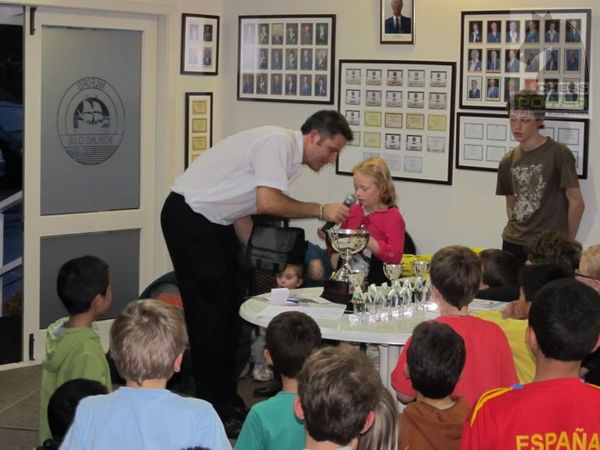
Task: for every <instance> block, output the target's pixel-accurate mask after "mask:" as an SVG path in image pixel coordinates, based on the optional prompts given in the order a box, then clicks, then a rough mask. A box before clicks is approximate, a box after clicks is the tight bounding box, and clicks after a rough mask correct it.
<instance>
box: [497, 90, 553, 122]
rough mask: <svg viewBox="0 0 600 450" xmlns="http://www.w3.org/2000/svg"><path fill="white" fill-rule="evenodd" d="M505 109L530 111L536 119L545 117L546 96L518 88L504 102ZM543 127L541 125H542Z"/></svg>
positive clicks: (508, 110) (509, 110)
mask: <svg viewBox="0 0 600 450" xmlns="http://www.w3.org/2000/svg"><path fill="white" fill-rule="evenodd" d="M506 111H507V112H508V114H509V115H510V113H511V111H531V112H533V116H534V117H535V119H536V120H541V121H543V120H544V119H545V118H546V97H545V96H544V95H542V94H538V93H537V92H535V91H528V90H526V89H523V90H520V91H519V92H517V93H516V94H515V95H513V96H512V97H511V98H510V100H509V101H508V102H506ZM542 127H543V125H542Z"/></svg>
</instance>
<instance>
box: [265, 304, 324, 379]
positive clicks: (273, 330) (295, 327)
mask: <svg viewBox="0 0 600 450" xmlns="http://www.w3.org/2000/svg"><path fill="white" fill-rule="evenodd" d="M265 340H266V343H265V348H266V349H267V350H269V353H270V354H271V358H272V359H273V365H274V366H275V368H276V369H277V370H278V371H279V373H280V374H281V375H284V376H286V377H288V378H295V377H296V375H298V372H300V370H301V369H302V366H303V365H304V361H306V358H308V357H309V356H310V354H311V353H312V352H313V351H314V350H315V349H316V348H317V347H319V345H321V330H320V329H319V325H317V323H316V322H315V321H314V319H313V318H312V317H310V316H308V315H306V314H304V313H301V312H299V311H288V312H283V313H281V314H278V315H277V316H275V317H274V318H273V319H272V320H271V322H269V326H268V327H267V333H266V338H265Z"/></svg>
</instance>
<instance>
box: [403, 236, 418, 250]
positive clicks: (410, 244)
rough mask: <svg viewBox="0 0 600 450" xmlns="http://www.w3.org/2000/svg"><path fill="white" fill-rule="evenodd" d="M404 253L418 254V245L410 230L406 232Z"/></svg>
mask: <svg viewBox="0 0 600 450" xmlns="http://www.w3.org/2000/svg"><path fill="white" fill-rule="evenodd" d="M404 254H405V255H416V254H417V246H416V245H415V241H413V238H412V237H410V234H408V231H405V232H404Z"/></svg>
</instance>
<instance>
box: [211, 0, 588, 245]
mask: <svg viewBox="0 0 600 450" xmlns="http://www.w3.org/2000/svg"><path fill="white" fill-rule="evenodd" d="M416 3H417V5H416V10H417V11H416V21H417V34H416V45H414V46H411V45H380V44H379V6H378V5H379V3H378V2H376V1H366V0H337V1H332V0H329V1H325V0H303V1H302V2H298V1H287V0H252V1H248V0H224V14H223V17H222V28H223V31H224V32H223V33H222V34H221V37H222V46H221V49H222V50H221V63H220V64H221V71H220V73H221V74H222V76H221V78H222V83H223V84H222V91H221V92H222V98H221V99H218V98H217V102H219V101H221V102H222V116H221V117H220V119H221V121H222V125H221V132H222V134H221V135H220V137H223V136H226V135H228V134H231V133H234V132H236V131H239V130H242V129H245V128H250V127H254V126H260V125H265V124H278V125H282V126H287V127H290V128H299V126H300V125H301V124H302V122H303V121H304V119H305V118H306V117H307V116H309V115H310V114H311V113H313V112H314V111H316V110H318V109H321V108H322V105H309V104H308V105H305V104H289V103H272V102H247V101H237V100H236V81H237V59H236V58H237V25H238V15H257V14H265V15H267V14H331V13H334V14H336V15H337V22H336V28H337V31H336V60H338V59H350V58H352V59H392V60H393V59H406V60H438V61H456V62H458V61H459V58H460V55H459V52H460V13H461V11H478V10H483V9H494V10H503V9H511V8H515V9H517V8H523V7H527V8H539V9H544V8H565V7H572V8H592V7H593V6H594V5H595V6H598V2H597V0H570V1H569V2H568V4H565V2H559V1H557V0H529V2H528V3H527V4H516V3H515V2H514V1H512V2H511V1H509V0H494V1H493V2H492V1H490V0H480V1H476V0H465V1H460V2H459V1H445V2H440V1H439V0H416ZM592 13H593V25H594V26H593V27H592V42H593V43H594V44H595V46H594V47H593V50H594V56H593V57H592V64H593V67H592V86H600V77H599V75H598V74H599V73H600V69H599V66H600V58H598V57H596V56H597V55H598V54H599V53H598V46H599V45H600V32H599V30H598V28H599V26H600V16H599V14H600V11H599V10H598V9H596V11H592ZM336 72H337V65H336ZM457 76H458V72H457ZM336 77H337V73H336ZM336 83H337V80H336ZM336 95H337V89H336ZM590 104H591V107H592V109H595V110H596V114H597V113H598V112H599V111H600V89H594V90H593V92H592V98H591V101H590ZM331 108H333V109H336V108H337V98H336V99H335V103H334V105H332V106H331ZM590 117H591V121H590V124H591V126H590V147H589V154H590V159H589V167H588V179H587V180H584V181H582V183H581V187H582V190H583V194H584V198H585V201H586V212H585V215H584V219H583V222H582V225H581V228H580V231H579V234H578V239H579V240H580V241H581V242H582V243H583V245H584V246H587V245H591V244H593V243H598V242H600V226H599V225H597V224H596V225H594V222H596V221H597V219H598V214H599V211H598V209H599V199H598V196H599V191H600V179H598V177H597V174H598V170H599V169H598V168H599V167H600V155H599V154H598V151H597V149H598V146H599V145H600V128H599V127H598V126H594V125H597V124H598V120H597V119H595V116H594V114H593V111H592V114H591V115H590ZM453 170H454V175H453V184H452V185H451V186H441V185H434V184H427V183H413V182H406V181H397V182H396V183H395V184H396V190H397V191H398V196H399V206H400V209H401V211H402V214H403V216H404V218H405V220H406V222H407V229H408V230H409V232H410V234H411V235H412V236H413V238H414V240H415V242H416V244H417V247H418V250H419V251H420V252H422V253H429V252H434V251H435V250H437V249H438V248H440V247H441V246H443V245H447V244H452V243H461V244H465V245H469V246H480V247H499V246H500V245H501V238H500V233H501V231H502V228H503V226H504V223H505V220H506V219H505V217H506V216H505V209H504V199H503V198H501V197H496V196H495V195H494V191H495V183H496V176H495V173H487V172H476V171H467V170H457V169H453ZM351 191H352V179H351V177H349V176H342V175H336V174H335V169H334V168H331V167H330V168H328V169H325V170H322V171H321V173H319V174H313V173H311V172H310V170H308V169H305V173H303V174H302V176H301V177H299V179H298V180H297V181H296V182H295V183H294V185H293V187H292V190H291V194H292V195H293V196H295V197H297V198H299V199H305V200H311V201H319V202H330V201H340V200H341V199H343V198H344V196H345V194H346V193H348V192H351ZM298 223H299V224H301V225H302V226H305V227H306V228H307V230H308V234H307V236H308V238H309V239H313V240H317V239H318V238H317V237H316V233H315V229H316V226H317V223H316V222H315V221H309V220H306V221H298Z"/></svg>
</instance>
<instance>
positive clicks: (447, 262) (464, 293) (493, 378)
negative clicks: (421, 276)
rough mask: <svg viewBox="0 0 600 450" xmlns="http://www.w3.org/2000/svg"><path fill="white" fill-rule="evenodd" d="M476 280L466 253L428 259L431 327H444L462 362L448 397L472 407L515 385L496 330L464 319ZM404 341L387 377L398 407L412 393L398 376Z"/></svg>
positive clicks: (476, 265) (473, 261)
mask: <svg viewBox="0 0 600 450" xmlns="http://www.w3.org/2000/svg"><path fill="white" fill-rule="evenodd" d="M480 280H481V263H480V261H479V258H478V257H477V255H476V254H475V253H473V251H472V250H470V249H468V248H467V247H461V246H458V245H454V246H449V247H444V248H442V249H441V250H438V251H437V252H436V253H435V254H434V255H433V258H432V259H431V285H432V288H433V291H432V292H433V298H434V300H435V301H436V303H437V304H438V305H439V308H440V316H439V317H438V318H436V319H435V321H437V322H441V323H445V324H448V325H450V327H451V328H452V329H453V330H454V331H456V332H457V333H458V334H459V335H460V336H461V337H462V338H463V340H464V341H465V348H466V350H467V359H466V362H465V367H464V369H463V371H462V374H461V376H460V379H459V380H458V383H457V385H456V388H455V389H454V392H453V395H455V396H462V397H464V398H465V400H466V401H467V404H468V405H469V406H473V405H474V404H475V403H476V402H477V400H478V399H479V397H480V396H481V394H483V393H484V392H486V391H488V390H490V389H494V388H497V387H504V386H510V385H512V384H515V383H517V382H518V378H517V372H516V371H515V364H514V362H513V359H512V353H511V351H510V347H509V345H508V341H507V339H506V336H505V335H504V333H503V332H502V330H501V329H500V327H499V326H498V325H496V324H495V323H492V322H488V321H487V320H483V319H479V318H478V317H473V316H470V315H469V303H471V301H472V300H473V298H474V297H475V294H476V293H477V290H478V289H479V282H480ZM410 342H411V341H410V339H409V340H408V341H407V343H406V345H405V346H404V348H403V349H402V353H400V358H399V359H398V364H397V365H396V368H395V369H394V371H393V372H392V386H393V387H394V389H395V390H396V393H397V394H398V398H399V399H400V401H402V402H403V403H408V402H411V401H413V400H414V399H415V396H416V393H415V390H414V388H413V386H412V384H411V381H410V379H409V378H408V377H407V376H406V374H405V372H404V366H405V364H406V352H407V349H408V348H409V346H410Z"/></svg>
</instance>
